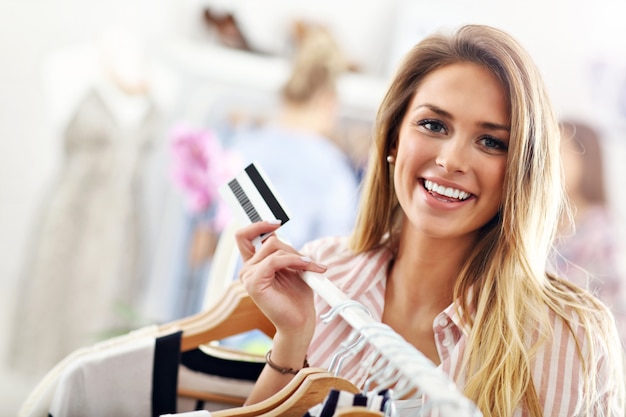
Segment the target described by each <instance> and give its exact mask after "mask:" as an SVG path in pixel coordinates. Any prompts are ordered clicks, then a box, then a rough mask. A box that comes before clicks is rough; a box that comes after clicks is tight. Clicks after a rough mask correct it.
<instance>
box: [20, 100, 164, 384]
mask: <svg viewBox="0 0 626 417" xmlns="http://www.w3.org/2000/svg"><path fill="white" fill-rule="evenodd" d="M143 100H145V103H144V105H145V106H146V107H145V109H144V112H143V113H142V114H143V116H142V117H140V118H137V120H138V122H137V123H134V124H131V123H128V122H123V121H121V120H119V119H116V118H115V117H114V113H112V111H113V110H114V109H112V108H111V107H112V105H111V104H110V102H107V101H106V100H105V99H104V98H103V94H102V92H101V91H99V90H97V89H94V90H91V91H90V92H89V93H88V94H87V95H86V96H85V97H84V100H83V101H82V102H81V104H80V105H79V106H78V107H77V110H76V112H75V114H74V116H73V118H72V119H71V120H70V122H69V124H68V127H67V130H66V136H65V138H64V139H65V142H64V160H63V162H62V170H61V172H60V175H59V176H58V178H57V181H56V183H55V184H54V187H53V190H52V192H51V193H50V195H49V196H48V197H47V198H46V200H45V201H44V203H45V204H44V205H43V212H42V213H41V217H40V224H39V227H38V228H37V230H36V233H35V236H34V240H33V242H32V245H31V246H30V247H29V249H28V252H29V256H28V258H27V259H26V267H25V271H24V272H25V273H24V277H23V281H22V288H21V289H20V294H19V300H18V302H17V303H16V304H17V306H18V307H17V311H16V319H15V323H16V325H15V334H14V335H13V337H12V338H11V340H12V343H13V346H12V347H11V348H10V351H9V355H10V357H9V362H10V364H11V365H12V366H13V367H14V368H15V369H16V370H19V371H21V372H27V373H30V374H33V375H36V376H39V375H41V374H43V373H44V372H46V371H47V370H48V369H50V368H51V367H52V366H54V365H55V364H56V363H58V362H59V361H60V360H61V359H62V358H63V357H65V356H66V355H67V354H68V353H70V352H72V351H74V350H75V349H77V348H79V347H80V346H87V345H91V344H93V343H95V342H96V341H98V340H104V339H107V338H110V337H112V336H114V335H116V334H123V333H126V332H128V331H129V330H130V329H132V328H136V327H137V323H135V322H133V321H132V320H133V317H132V315H133V312H134V311H133V309H134V302H135V298H136V290H137V286H138V282H139V280H140V278H141V261H142V257H143V256H144V254H142V251H141V247H142V242H141V239H140V235H141V224H140V221H141V211H140V206H141V202H140V201H139V196H140V195H141V193H140V189H141V174H142V162H143V160H144V157H145V155H146V154H147V153H148V152H149V149H150V145H151V142H152V140H153V138H154V136H155V134H156V133H155V132H156V130H157V126H158V121H159V115H158V112H157V111H156V109H155V108H154V106H152V102H151V99H150V98H149V97H144V98H143ZM140 104H141V103H140Z"/></svg>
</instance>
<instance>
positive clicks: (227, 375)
mask: <svg viewBox="0 0 626 417" xmlns="http://www.w3.org/2000/svg"><path fill="white" fill-rule="evenodd" d="M181 336H182V332H181V331H178V332H174V333H171V334H168V335H162V336H159V337H157V338H154V337H141V338H135V339H133V340H132V341H129V342H127V343H122V344H118V345H116V346H114V347H111V348H109V349H104V350H99V351H95V352H92V353H90V354H88V355H84V356H82V357H81V358H80V359H78V360H75V361H73V362H72V363H71V364H70V365H69V366H67V367H66V369H65V371H64V372H63V375H62V376H61V377H60V378H59V380H58V383H57V385H56V389H55V392H54V396H53V399H52V402H51V405H50V410H49V413H48V415H49V416H50V417H79V416H90V417H98V416H102V417H105V416H112V415H119V416H130V415H138V416H160V415H162V414H168V413H169V414H171V413H177V412H188V411H194V410H198V409H205V410H208V411H212V410H220V409H224V408H228V407H232V405H230V404H226V403H219V402H217V401H214V402H207V401H197V400H192V399H185V398H180V397H178V390H179V388H180V387H185V388H189V389H193V390H195V391H198V392H202V391H204V392H209V393H215V394H223V395H229V394H230V395H233V394H238V395H240V396H241V397H242V398H245V397H246V396H247V395H248V394H249V392H250V390H251V389H252V386H253V384H254V381H255V380H256V379H257V378H258V375H259V373H260V372H261V369H262V367H263V365H264V364H263V363H255V362H237V361H230V360H225V359H221V358H217V357H211V356H208V355H206V354H204V353H202V352H194V351H189V352H185V353H182V354H181V351H180V347H181ZM187 354H190V355H191V356H188V355H187ZM190 366H198V367H199V368H200V369H193V368H190ZM185 400H186V401H185Z"/></svg>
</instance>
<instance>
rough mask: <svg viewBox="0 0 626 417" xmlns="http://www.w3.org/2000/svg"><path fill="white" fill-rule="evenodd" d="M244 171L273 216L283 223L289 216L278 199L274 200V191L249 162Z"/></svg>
mask: <svg viewBox="0 0 626 417" xmlns="http://www.w3.org/2000/svg"><path fill="white" fill-rule="evenodd" d="M246 173H248V177H250V180H251V181H252V183H253V184H254V186H255V187H256V189H257V190H258V191H259V194H261V197H263V200H265V203H266V204H267V206H268V207H269V208H270V210H271V211H272V214H274V218H275V219H277V220H280V221H281V224H285V222H286V221H287V220H289V216H287V213H285V210H283V208H282V206H281V205H280V203H279V202H278V200H276V197H275V196H274V193H272V190H270V188H269V187H268V185H267V184H266V183H265V181H264V180H263V177H261V174H260V173H259V171H257V169H256V167H255V166H254V164H250V165H248V166H247V167H246Z"/></svg>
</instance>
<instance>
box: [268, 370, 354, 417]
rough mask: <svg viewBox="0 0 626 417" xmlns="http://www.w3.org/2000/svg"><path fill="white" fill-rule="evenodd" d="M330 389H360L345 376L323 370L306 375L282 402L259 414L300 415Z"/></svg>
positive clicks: (315, 403)
mask: <svg viewBox="0 0 626 417" xmlns="http://www.w3.org/2000/svg"><path fill="white" fill-rule="evenodd" d="M331 389H336V390H340V391H347V392H351V393H353V394H357V393H359V392H361V390H360V389H359V388H358V387H357V386H356V385H354V384H353V383H352V382H350V381H348V380H347V379H345V378H342V377H339V376H335V375H334V374H333V373H331V372H328V371H324V372H319V373H315V374H313V375H309V376H307V377H306V378H305V379H304V381H303V382H302V384H300V386H299V387H298V388H297V389H296V391H295V392H294V393H293V394H291V395H290V396H289V398H287V400H285V402H283V403H282V404H279V405H278V406H277V407H275V408H273V409H271V410H269V411H268V412H267V413H264V414H260V416H263V417H290V416H293V417H302V416H303V415H304V414H305V413H306V412H307V411H308V410H309V408H311V407H313V406H314V405H317V404H320V403H321V402H323V401H324V399H325V398H326V397H327V396H328V393H329V392H330V390H331Z"/></svg>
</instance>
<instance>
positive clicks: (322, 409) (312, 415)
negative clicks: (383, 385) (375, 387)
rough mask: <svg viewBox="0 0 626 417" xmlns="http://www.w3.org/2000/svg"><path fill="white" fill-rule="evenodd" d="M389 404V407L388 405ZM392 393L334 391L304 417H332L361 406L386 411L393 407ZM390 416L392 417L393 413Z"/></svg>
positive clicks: (384, 391) (386, 391)
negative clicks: (342, 411) (344, 409)
mask: <svg viewBox="0 0 626 417" xmlns="http://www.w3.org/2000/svg"><path fill="white" fill-rule="evenodd" d="M387 403H389V405H387ZM392 403H393V402H392V400H391V391H390V390H388V389H385V390H382V391H381V392H374V391H371V392H368V393H359V394H353V393H351V392H345V391H339V390H335V389H332V390H330V392H329V393H328V395H327V396H326V399H325V400H324V402H322V403H321V404H318V405H316V406H314V407H312V408H310V409H309V411H307V412H306V414H304V417H331V416H334V415H335V413H337V412H338V411H340V410H341V409H342V408H347V407H352V406H359V407H364V408H365V409H367V410H374V411H382V412H385V411H386V407H387V406H391V405H392ZM388 415H392V413H391V411H390V412H389V414H388Z"/></svg>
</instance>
